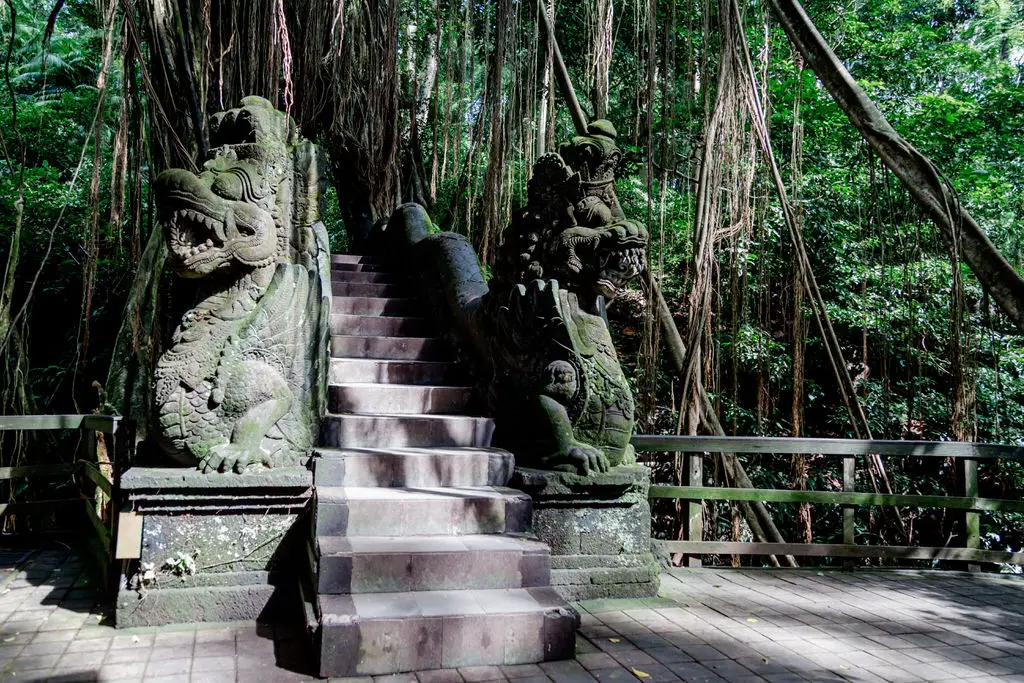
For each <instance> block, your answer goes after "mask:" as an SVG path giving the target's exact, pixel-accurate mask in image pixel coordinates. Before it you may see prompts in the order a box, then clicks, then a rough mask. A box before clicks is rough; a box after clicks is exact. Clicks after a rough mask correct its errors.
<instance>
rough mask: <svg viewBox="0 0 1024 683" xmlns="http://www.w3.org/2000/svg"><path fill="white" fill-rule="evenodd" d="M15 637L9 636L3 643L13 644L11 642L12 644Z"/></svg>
mask: <svg viewBox="0 0 1024 683" xmlns="http://www.w3.org/2000/svg"><path fill="white" fill-rule="evenodd" d="M15 637H16V636H9V637H7V638H4V642H5V643H13V642H14V639H15Z"/></svg>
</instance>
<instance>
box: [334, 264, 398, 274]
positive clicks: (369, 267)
mask: <svg viewBox="0 0 1024 683" xmlns="http://www.w3.org/2000/svg"><path fill="white" fill-rule="evenodd" d="M345 270H354V271H356V272H363V273H381V272H383V273H386V272H389V270H388V268H387V266H383V265H381V264H379V263H332V264H331V271H332V272H338V271H345Z"/></svg>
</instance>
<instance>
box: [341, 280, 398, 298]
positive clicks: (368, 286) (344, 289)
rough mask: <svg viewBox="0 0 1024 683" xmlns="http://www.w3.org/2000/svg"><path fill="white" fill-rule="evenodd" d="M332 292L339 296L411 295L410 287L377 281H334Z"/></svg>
mask: <svg viewBox="0 0 1024 683" xmlns="http://www.w3.org/2000/svg"><path fill="white" fill-rule="evenodd" d="M331 293H332V294H334V296H335V297H336V298H337V297H359V296H372V297H404V296H408V295H409V288H408V287H407V286H406V285H403V284H397V283H377V282H333V283H331Z"/></svg>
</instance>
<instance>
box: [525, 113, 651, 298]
mask: <svg viewBox="0 0 1024 683" xmlns="http://www.w3.org/2000/svg"><path fill="white" fill-rule="evenodd" d="M587 133H588V134H587V135H584V136H577V137H575V138H573V139H572V141H571V142H569V143H566V144H563V145H561V146H560V148H559V153H558V154H545V155H543V156H541V157H540V158H539V159H538V160H537V162H536V164H534V167H533V176H532V177H531V178H530V182H529V185H528V188H527V193H528V198H529V203H528V204H527V206H526V207H525V208H524V209H522V210H521V211H519V212H518V213H517V215H516V216H515V220H514V229H513V230H512V231H511V234H510V235H509V240H510V242H509V246H510V247H512V249H511V250H510V251H511V252H513V253H507V258H511V259H513V262H512V263H511V264H509V265H511V266H512V267H513V268H514V270H516V274H515V275H514V276H513V279H514V280H515V281H518V282H523V281H526V280H530V279H534V278H542V279H543V278H556V279H558V280H559V282H561V283H562V285H563V286H565V287H568V288H570V289H575V290H576V291H578V292H581V293H587V294H592V295H601V296H604V297H605V298H606V299H612V298H614V297H615V296H616V295H617V294H618V292H619V290H620V289H621V288H622V286H623V285H624V284H626V282H628V281H629V280H631V279H633V278H634V277H636V276H637V275H638V274H639V273H640V272H642V271H643V270H644V269H645V268H646V266H647V239H648V237H647V230H646V229H644V227H643V226H642V225H640V224H639V223H636V222H633V221H630V220H628V219H626V216H625V214H624V213H623V212H622V208H621V207H620V205H619V201H618V197H617V196H616V194H615V173H616V171H617V169H618V164H619V162H620V160H621V158H622V154H621V152H620V151H619V148H618V147H617V146H616V144H615V128H614V127H613V126H612V124H611V123H609V122H608V121H604V120H598V121H595V122H593V123H591V124H590V126H589V127H588V129H587Z"/></svg>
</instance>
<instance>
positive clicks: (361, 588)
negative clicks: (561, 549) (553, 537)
mask: <svg viewBox="0 0 1024 683" xmlns="http://www.w3.org/2000/svg"><path fill="white" fill-rule="evenodd" d="M319 579H320V585H319V588H318V590H319V592H320V594H321V595H331V594H347V593H397V592H402V591H432V590H462V589H467V588H469V589H479V588H532V587H535V586H547V585H549V584H550V582H551V564H550V559H549V556H548V554H547V553H546V552H544V553H532V552H522V551H520V552H515V551H502V550H471V551H465V550H463V551H453V552H422V553H403V552H398V553H346V554H336V555H329V556H327V555H325V556H322V557H321V558H320V575H319Z"/></svg>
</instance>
